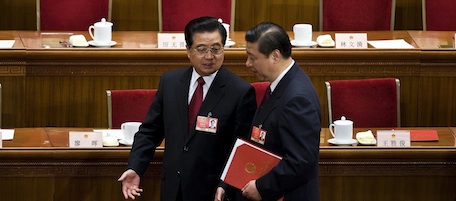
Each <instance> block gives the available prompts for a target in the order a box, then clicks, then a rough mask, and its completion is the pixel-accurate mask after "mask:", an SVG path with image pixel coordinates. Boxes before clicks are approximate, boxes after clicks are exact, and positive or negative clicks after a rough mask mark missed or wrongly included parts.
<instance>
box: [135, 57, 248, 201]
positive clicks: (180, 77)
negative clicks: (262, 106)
mask: <svg viewBox="0 0 456 201" xmlns="http://www.w3.org/2000/svg"><path fill="white" fill-rule="evenodd" d="M191 72H192V68H191V67H190V68H184V69H179V70H174V71H171V72H168V73H165V74H164V75H163V76H162V77H161V80H160V84H159V88H158V91H157V94H156V97H155V99H154V102H153V103H152V105H151V107H150V109H149V111H148V113H147V116H146V118H145V120H144V122H143V124H142V125H141V126H140V129H139V131H138V133H136V135H135V140H134V144H133V147H132V150H131V153H130V156H129V159H128V167H129V168H131V169H133V170H135V171H136V172H137V173H138V174H139V175H141V176H142V175H143V174H144V172H145V171H146V169H147V167H148V166H149V162H150V160H151V158H152V156H153V153H154V150H155V148H156V147H157V146H159V145H160V143H161V142H162V140H163V138H165V153H164V158H163V166H162V171H161V179H162V183H161V200H162V201H175V200H176V196H177V195H178V190H179V187H181V191H182V196H183V198H184V200H194V201H205V200H213V199H214V193H215V190H216V187H217V185H218V183H219V181H220V180H219V178H220V175H221V171H222V170H223V167H224V165H225V162H226V160H227V157H228V155H229V152H230V151H231V147H232V145H233V144H234V140H235V139H236V137H238V136H239V137H246V136H247V135H248V133H249V132H250V125H251V122H252V121H251V120H252V118H253V115H254V113H255V109H256V102H255V92H254V89H253V87H252V86H251V85H250V84H249V83H248V82H246V81H245V80H242V79H241V78H240V77H238V76H237V75H235V74H233V73H232V72H230V71H228V70H227V69H226V68H224V67H223V66H222V68H220V70H219V71H218V73H217V75H216V77H215V78H214V81H213V82H212V85H211V86H210V88H209V91H208V93H207V95H206V97H205V99H204V102H203V104H202V106H201V108H200V110H199V112H198V115H201V116H208V115H211V117H213V118H218V128H217V132H216V133H215V134H214V133H208V132H202V131H196V130H194V129H193V130H191V132H190V133H189V132H188V126H187V122H188V120H187V118H188V117H187V116H188V115H187V114H188V102H187V100H188V99H187V98H188V97H187V96H188V90H189V84H190V78H191Z"/></svg>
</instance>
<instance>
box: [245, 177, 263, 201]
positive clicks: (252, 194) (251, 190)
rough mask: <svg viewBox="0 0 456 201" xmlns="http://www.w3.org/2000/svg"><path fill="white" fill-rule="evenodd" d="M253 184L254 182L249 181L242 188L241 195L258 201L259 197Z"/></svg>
mask: <svg viewBox="0 0 456 201" xmlns="http://www.w3.org/2000/svg"><path fill="white" fill-rule="evenodd" d="M255 182H256V180H252V181H249V183H247V184H246V185H245V186H244V188H242V195H243V196H244V197H246V198H248V199H250V200H253V201H260V200H261V195H260V192H258V189H257V187H256V183H255Z"/></svg>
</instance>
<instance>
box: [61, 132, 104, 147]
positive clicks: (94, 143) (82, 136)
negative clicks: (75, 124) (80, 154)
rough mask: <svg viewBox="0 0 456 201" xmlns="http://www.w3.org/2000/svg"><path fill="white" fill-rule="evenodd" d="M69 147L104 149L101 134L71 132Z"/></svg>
mask: <svg viewBox="0 0 456 201" xmlns="http://www.w3.org/2000/svg"><path fill="white" fill-rule="evenodd" d="M69 135H70V136H69V138H70V141H69V143H68V144H69V146H70V147H71V148H98V147H103V136H102V133H101V132H76V131H70V134H69Z"/></svg>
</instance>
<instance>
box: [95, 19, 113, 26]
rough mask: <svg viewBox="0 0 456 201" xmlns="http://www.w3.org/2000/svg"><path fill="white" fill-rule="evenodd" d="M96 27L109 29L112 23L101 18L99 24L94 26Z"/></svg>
mask: <svg viewBox="0 0 456 201" xmlns="http://www.w3.org/2000/svg"><path fill="white" fill-rule="evenodd" d="M94 26H96V27H109V26H112V22H107V21H106V19H105V18H101V21H100V22H96V23H95V24H94Z"/></svg>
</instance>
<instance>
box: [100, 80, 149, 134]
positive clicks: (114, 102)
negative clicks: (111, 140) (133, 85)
mask: <svg viewBox="0 0 456 201" xmlns="http://www.w3.org/2000/svg"><path fill="white" fill-rule="evenodd" d="M156 92H157V90H156V89H127V90H106V95H107V101H108V124H109V125H108V126H109V128H120V125H121V124H122V123H124V122H127V121H135V122H143V121H144V118H145V117H146V114H147V111H148V110H149V107H150V105H151V104H152V102H153V101H154V98H155V93H156Z"/></svg>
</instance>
